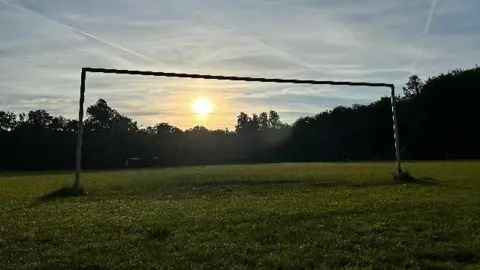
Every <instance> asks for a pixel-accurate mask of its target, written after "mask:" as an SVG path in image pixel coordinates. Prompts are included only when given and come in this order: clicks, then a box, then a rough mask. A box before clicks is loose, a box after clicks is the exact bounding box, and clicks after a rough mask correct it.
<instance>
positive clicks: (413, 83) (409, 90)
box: [403, 75, 424, 98]
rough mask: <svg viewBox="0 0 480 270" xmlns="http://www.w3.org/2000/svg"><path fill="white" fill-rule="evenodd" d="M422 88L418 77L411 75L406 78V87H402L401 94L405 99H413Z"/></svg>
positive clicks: (422, 84)
mask: <svg viewBox="0 0 480 270" xmlns="http://www.w3.org/2000/svg"><path fill="white" fill-rule="evenodd" d="M423 86H424V83H423V81H422V79H420V77H418V75H412V76H410V78H408V82H407V83H406V85H405V86H404V87H403V93H404V94H405V97H407V98H411V97H414V96H416V95H418V94H420V92H421V91H422V88H423Z"/></svg>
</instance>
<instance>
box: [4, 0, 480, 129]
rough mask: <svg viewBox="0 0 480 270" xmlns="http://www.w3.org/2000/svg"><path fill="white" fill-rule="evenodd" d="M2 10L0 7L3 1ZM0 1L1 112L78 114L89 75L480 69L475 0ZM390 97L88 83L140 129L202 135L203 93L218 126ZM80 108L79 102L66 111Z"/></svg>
mask: <svg viewBox="0 0 480 270" xmlns="http://www.w3.org/2000/svg"><path fill="white" fill-rule="evenodd" d="M0 1H2V0H0ZM7 3H8V5H7V4H5V2H4V1H2V4H0V96H1V98H0V110H12V111H15V112H21V111H26V110H30V109H33V107H34V106H35V107H38V108H45V109H48V110H51V111H52V112H55V113H61V114H64V115H66V116H68V117H75V114H76V110H77V106H78V105H77V102H78V92H79V71H80V68H81V67H82V66H101V67H114V68H132V69H153V70H162V71H180V72H188V73H213V74H222V75H223V74H224V75H241V76H262V77H289V78H290V77H298V78H308V79H325V80H358V81H377V82H391V83H395V84H403V83H405V82H406V80H407V78H408V76H409V75H410V74H411V73H412V72H415V73H419V75H421V76H423V77H426V76H432V75H435V74H437V73H439V72H444V71H446V70H449V69H451V68H457V67H460V68H462V67H471V66H473V65H475V64H478V60H477V59H480V50H479V49H478V43H479V42H480V30H479V29H480V21H478V19H477V16H478V14H479V13H480V3H479V2H478V0H462V1H439V0H435V1H431V0H418V1H396V0H385V1H379V0H365V1H357V0H345V1H327V0H325V1H258V0H242V1H236V0H201V1H200V0H176V1H169V0H137V1H131V0H116V1H115V3H114V4H112V1H111V0H82V1H75V0H42V1H38V0H8V2H7ZM386 94H387V91H385V89H377V88H375V89H374V88H345V87H305V86H296V85H274V84H261V83H240V82H213V81H201V80H182V79H167V78H140V77H128V76H113V75H99V74H95V75H93V74H91V75H89V76H88V81H87V104H86V105H87V106H88V105H91V104H93V103H94V102H95V100H96V99H97V98H105V99H106V100H107V101H108V102H109V103H111V105H112V106H113V107H114V108H116V109H117V110H119V111H120V112H124V113H126V114H127V115H129V116H132V117H133V116H135V119H138V120H139V121H140V122H141V123H143V124H152V123H154V122H155V121H167V122H171V123H172V124H175V125H178V126H180V127H182V128H187V127H190V126H192V125H194V124H195V118H194V117H192V116H191V112H190V110H189V103H190V102H191V101H192V100H193V99H195V98H196V97H197V96H208V97H210V98H211V99H212V100H213V102H214V103H215V104H214V105H215V109H216V112H217V113H216V114H214V115H212V117H211V118H210V119H209V122H208V123H207V124H208V125H210V127H212V128H221V127H224V126H232V125H233V124H234V121H235V116H236V114H237V113H238V112H239V111H245V112H250V113H251V112H257V113H258V112H260V111H266V110H269V109H275V110H278V111H280V112H284V113H285V117H284V118H285V119H286V120H287V121H293V120H295V118H296V117H298V116H299V115H301V114H302V113H304V114H306V115H310V114H312V112H319V111H321V110H323V109H328V108H332V107H333V106H336V105H349V104H353V103H357V102H358V103H364V102H368V101H371V100H375V99H377V98H379V97H380V96H383V95H386ZM68 100H71V102H67V101H68Z"/></svg>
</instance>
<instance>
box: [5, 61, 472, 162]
mask: <svg viewBox="0 0 480 270" xmlns="http://www.w3.org/2000/svg"><path fill="white" fill-rule="evenodd" d="M479 101H480V67H478V66H476V67H475V68H472V69H468V70H453V71H450V72H448V73H446V74H440V75H438V76H435V77H432V78H428V79H426V80H425V81H423V80H422V79H420V78H419V77H418V76H416V75H413V76H411V77H410V78H409V80H408V82H407V83H406V85H405V87H404V88H403V93H401V94H399V96H398V119H399V130H400V140H401V141H400V144H401V150H402V152H401V155H402V158H403V159H411V160H413V159H473V158H480V134H479V130H480V129H479V128H478V125H479V123H480V122H479V121H478V117H479V116H480V114H479V113H478V107H477V106H478V103H479ZM232 120H233V119H232ZM236 121H237V122H236V128H235V131H228V130H208V129H206V128H204V127H200V126H197V127H194V128H191V129H188V130H185V131H182V130H180V129H178V128H176V127H174V126H171V125H169V124H168V123H159V124H157V125H155V126H152V127H147V128H140V127H139V125H138V124H137V122H135V121H134V120H133V119H131V118H129V117H127V116H125V115H122V114H121V113H119V112H118V111H116V110H115V109H113V108H111V107H109V106H108V104H107V102H106V101H105V100H98V101H97V103H96V104H94V105H92V106H90V107H89V108H88V109H87V118H86V120H85V123H84V124H85V129H84V145H83V167H84V168H90V169H106V168H122V167H124V166H125V158H127V157H141V158H144V161H146V160H152V158H153V157H158V160H156V161H155V162H153V161H152V162H151V163H149V162H145V163H149V164H150V165H153V164H154V163H158V165H160V166H173V165H192V164H221V163H256V162H287V161H288V162H297V161H345V160H351V161H360V160H391V159H394V153H395V151H394V143H393V130H392V116H391V107H390V98H389V97H387V96H385V97H382V98H381V99H379V100H378V101H376V102H373V103H371V104H369V105H353V106H350V107H344V106H339V107H336V108H334V109H333V110H330V111H324V112H320V113H319V114H317V115H315V116H312V117H302V118H300V119H298V120H297V121H295V122H294V123H293V124H292V125H286V124H283V123H282V122H281V121H280V116H279V115H278V114H277V113H276V112H274V111H270V112H268V113H266V112H262V113H260V114H252V115H247V114H245V113H243V112H242V113H240V114H239V115H238V117H237V119H236ZM77 128H78V121H76V120H70V119H66V118H64V117H62V116H59V117H54V116H51V115H50V114H49V113H48V112H46V111H44V110H36V111H30V112H28V113H26V114H25V113H22V114H18V115H16V114H14V113H12V112H6V111H0V170H47V169H48V170H51V169H59V170H63V169H73V168H74V164H75V145H76V133H77ZM139 163H140V162H139ZM144 165H145V164H144Z"/></svg>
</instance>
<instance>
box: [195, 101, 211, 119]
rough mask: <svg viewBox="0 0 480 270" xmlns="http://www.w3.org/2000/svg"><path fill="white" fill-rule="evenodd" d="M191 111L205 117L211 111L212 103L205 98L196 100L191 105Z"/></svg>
mask: <svg viewBox="0 0 480 270" xmlns="http://www.w3.org/2000/svg"><path fill="white" fill-rule="evenodd" d="M192 111H193V112H194V113H196V114H198V115H207V114H209V113H211V112H212V111H213V106H212V102H210V100H208V99H207V98H203V97H200V98H197V99H196V100H195V101H194V102H193V103H192Z"/></svg>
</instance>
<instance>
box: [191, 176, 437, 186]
mask: <svg viewBox="0 0 480 270" xmlns="http://www.w3.org/2000/svg"><path fill="white" fill-rule="evenodd" d="M407 183H408V184H410V183H411V184H417V185H426V186H431V185H437V184H438V183H437V181H435V179H433V178H419V179H416V178H412V179H410V180H409V181H391V180H386V181H376V182H374V181H343V180H340V181H328V182H315V181H301V180H244V181H239V180H232V181H229V180H226V181H206V182H200V183H194V184H193V185H191V186H190V187H192V188H193V189H195V188H227V189H228V188H234V187H282V186H295V185H296V186H305V187H315V188H334V187H358V188H369V187H381V186H394V185H402V184H407Z"/></svg>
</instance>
